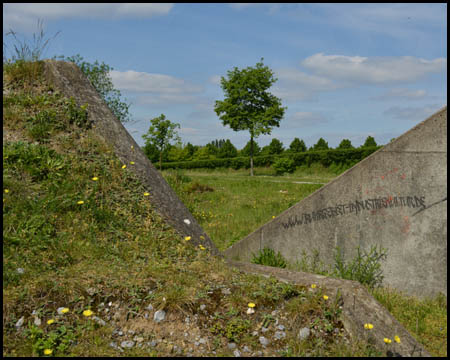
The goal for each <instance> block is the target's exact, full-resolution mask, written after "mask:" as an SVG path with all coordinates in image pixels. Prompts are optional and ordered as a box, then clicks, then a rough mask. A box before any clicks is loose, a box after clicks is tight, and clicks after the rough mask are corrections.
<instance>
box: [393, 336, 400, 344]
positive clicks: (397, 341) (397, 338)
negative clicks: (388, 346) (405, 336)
mask: <svg viewBox="0 0 450 360" xmlns="http://www.w3.org/2000/svg"><path fill="white" fill-rule="evenodd" d="M394 341H395V342H396V343H399V344H400V342H401V341H400V338H399V337H398V336H397V335H395V336H394Z"/></svg>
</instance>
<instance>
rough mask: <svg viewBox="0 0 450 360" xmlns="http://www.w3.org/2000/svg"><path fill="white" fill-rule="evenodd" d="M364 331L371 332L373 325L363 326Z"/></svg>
mask: <svg viewBox="0 0 450 360" xmlns="http://www.w3.org/2000/svg"><path fill="white" fill-rule="evenodd" d="M364 329H367V330H371V329H373V325H372V324H369V323H368V324H364Z"/></svg>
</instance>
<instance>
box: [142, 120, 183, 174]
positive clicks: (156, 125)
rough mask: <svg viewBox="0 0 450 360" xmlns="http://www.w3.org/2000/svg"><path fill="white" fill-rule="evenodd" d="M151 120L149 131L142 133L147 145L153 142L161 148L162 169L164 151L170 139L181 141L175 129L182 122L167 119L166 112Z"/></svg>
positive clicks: (160, 165)
mask: <svg viewBox="0 0 450 360" xmlns="http://www.w3.org/2000/svg"><path fill="white" fill-rule="evenodd" d="M150 122H151V125H150V128H149V129H148V132H147V133H146V134H144V135H142V137H143V138H144V140H145V143H146V145H147V144H148V143H151V144H153V145H154V146H156V147H157V149H158V150H159V154H160V155H159V168H160V169H161V168H162V155H163V151H164V150H165V149H166V148H167V146H168V145H169V144H170V141H171V140H175V141H181V139H180V137H179V136H178V134H177V132H176V130H175V129H176V128H177V127H178V128H179V127H180V124H177V123H172V122H171V121H170V120H169V119H166V116H165V115H164V114H161V115H160V116H158V117H155V118H153V119H151V120H150Z"/></svg>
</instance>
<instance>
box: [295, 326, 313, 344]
mask: <svg viewBox="0 0 450 360" xmlns="http://www.w3.org/2000/svg"><path fill="white" fill-rule="evenodd" d="M310 333H311V331H310V330H309V328H307V327H304V328H301V329H300V331H299V332H298V339H299V340H300V341H302V340H306V339H307V338H308V336H309V334H310Z"/></svg>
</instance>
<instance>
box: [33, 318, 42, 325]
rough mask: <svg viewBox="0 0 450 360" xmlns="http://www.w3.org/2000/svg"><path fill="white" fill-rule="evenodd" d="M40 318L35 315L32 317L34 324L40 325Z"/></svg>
mask: <svg viewBox="0 0 450 360" xmlns="http://www.w3.org/2000/svg"><path fill="white" fill-rule="evenodd" d="M41 323H42V321H41V319H39V318H38V317H37V316H35V317H34V325H36V326H41Z"/></svg>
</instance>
